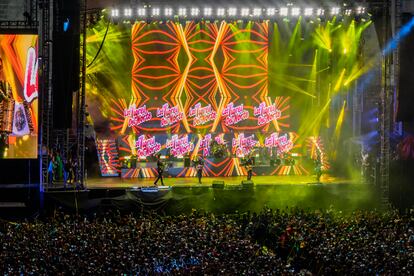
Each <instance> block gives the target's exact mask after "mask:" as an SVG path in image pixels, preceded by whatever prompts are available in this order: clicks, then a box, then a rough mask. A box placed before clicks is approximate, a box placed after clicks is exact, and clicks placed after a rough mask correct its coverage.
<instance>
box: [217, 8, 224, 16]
mask: <svg viewBox="0 0 414 276" xmlns="http://www.w3.org/2000/svg"><path fill="white" fill-rule="evenodd" d="M225 14H226V10H225V9H223V8H218V9H217V16H220V17H224V15H225Z"/></svg>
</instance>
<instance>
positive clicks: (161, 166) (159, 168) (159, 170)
mask: <svg viewBox="0 0 414 276" xmlns="http://www.w3.org/2000/svg"><path fill="white" fill-rule="evenodd" d="M163 172H164V163H163V162H162V161H161V154H157V173H158V177H157V179H155V181H154V185H155V186H157V183H158V180H161V185H164V180H163V179H162V174H163Z"/></svg>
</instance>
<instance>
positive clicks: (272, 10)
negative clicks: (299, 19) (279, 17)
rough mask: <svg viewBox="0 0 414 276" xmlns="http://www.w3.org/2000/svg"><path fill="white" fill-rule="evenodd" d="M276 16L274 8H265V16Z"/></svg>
mask: <svg viewBox="0 0 414 276" xmlns="http://www.w3.org/2000/svg"><path fill="white" fill-rule="evenodd" d="M275 14H276V9H275V8H267V10H266V15H267V16H275Z"/></svg>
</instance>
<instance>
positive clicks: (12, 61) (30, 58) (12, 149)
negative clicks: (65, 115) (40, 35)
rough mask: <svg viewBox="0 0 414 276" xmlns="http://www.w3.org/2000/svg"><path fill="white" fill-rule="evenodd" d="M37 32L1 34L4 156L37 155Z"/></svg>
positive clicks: (0, 154)
mask: <svg viewBox="0 0 414 276" xmlns="http://www.w3.org/2000/svg"><path fill="white" fill-rule="evenodd" d="M37 47H38V45H37V35H20V34H2V35H0V158H37V145H38V56H37V51H38V49H37Z"/></svg>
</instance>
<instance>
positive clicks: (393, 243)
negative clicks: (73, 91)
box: [0, 209, 414, 275]
mask: <svg viewBox="0 0 414 276" xmlns="http://www.w3.org/2000/svg"><path fill="white" fill-rule="evenodd" d="M0 244H1V246H2V248H1V250H0V271H1V272H2V274H5V275H6V274H7V275H13V274H50V275H58V274H59V273H60V272H65V273H68V274H73V275H78V274H79V275H80V274H95V275H102V274H128V275H132V274H138V275H153V274H207V275H217V274H220V275H223V274H224V275H237V274H243V275H244V274H248V275H270V274H277V275H279V274H302V275H311V274H324V275H331V274H348V275H357V274H372V275H374V274H377V275H378V274H393V275H394V274H397V275H404V274H406V275H408V274H410V273H412V272H413V271H414V214H413V213H409V214H406V215H400V214H398V213H397V212H386V213H378V212H365V211H360V212H355V213H353V214H351V215H343V214H341V213H339V212H334V211H324V212H322V211H320V212H317V211H316V212H315V211H304V210H298V209H294V210H286V211H280V210H271V209H264V210H263V211H262V212H261V213H259V214H256V213H244V214H239V213H236V214H224V215H213V214H205V213H199V212H193V214H191V215H180V216H174V217H171V216H159V215H156V214H154V213H152V214H148V215H132V214H131V215H121V214H119V213H112V214H105V215H104V216H96V215H95V216H91V217H86V216H71V215H67V214H63V213H57V214H55V216H53V217H50V218H48V219H46V220H42V221H40V220H39V221H32V222H22V223H11V222H7V223H3V224H2V225H1V227H0Z"/></svg>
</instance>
